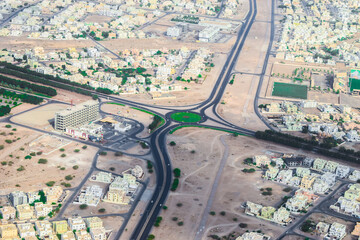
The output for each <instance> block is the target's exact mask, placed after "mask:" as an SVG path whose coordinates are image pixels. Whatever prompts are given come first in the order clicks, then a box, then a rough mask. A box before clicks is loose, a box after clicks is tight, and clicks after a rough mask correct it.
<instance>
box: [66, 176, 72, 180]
mask: <svg viewBox="0 0 360 240" xmlns="http://www.w3.org/2000/svg"><path fill="white" fill-rule="evenodd" d="M72 179H73V177H72V176H71V175H67V176H65V180H68V181H70V180H72Z"/></svg>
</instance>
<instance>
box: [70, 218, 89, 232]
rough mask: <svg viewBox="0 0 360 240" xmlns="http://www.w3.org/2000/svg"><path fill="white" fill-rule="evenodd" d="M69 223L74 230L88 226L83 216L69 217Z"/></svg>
mask: <svg viewBox="0 0 360 240" xmlns="http://www.w3.org/2000/svg"><path fill="white" fill-rule="evenodd" d="M68 223H69V227H70V229H71V230H72V231H74V230H76V231H79V230H82V229H85V228H86V225H85V222H84V220H83V219H82V217H76V218H69V219H68Z"/></svg>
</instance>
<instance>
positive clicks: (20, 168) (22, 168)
mask: <svg viewBox="0 0 360 240" xmlns="http://www.w3.org/2000/svg"><path fill="white" fill-rule="evenodd" d="M9 165H10V164H9ZM24 170H25V167H24V166H23V165H21V166H20V167H19V168H18V169H16V171H19V172H21V171H24Z"/></svg>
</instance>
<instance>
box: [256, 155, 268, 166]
mask: <svg viewBox="0 0 360 240" xmlns="http://www.w3.org/2000/svg"><path fill="white" fill-rule="evenodd" d="M253 162H254V163H255V164H256V166H266V165H268V166H269V165H270V163H271V160H270V158H269V157H268V156H266V155H257V156H254V157H253Z"/></svg>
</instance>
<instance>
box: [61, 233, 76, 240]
mask: <svg viewBox="0 0 360 240" xmlns="http://www.w3.org/2000/svg"><path fill="white" fill-rule="evenodd" d="M61 240H76V239H75V235H74V233H73V232H72V231H67V232H65V233H63V234H61Z"/></svg>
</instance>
